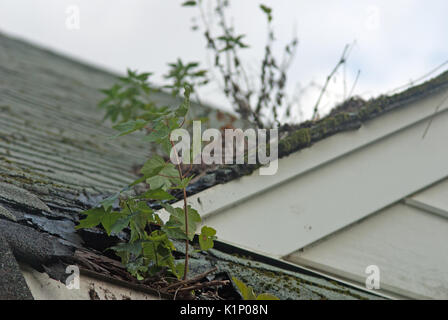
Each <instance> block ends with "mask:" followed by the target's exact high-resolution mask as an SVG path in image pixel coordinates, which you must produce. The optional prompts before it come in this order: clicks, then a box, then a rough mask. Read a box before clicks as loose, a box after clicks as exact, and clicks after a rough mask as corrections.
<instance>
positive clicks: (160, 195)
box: [140, 189, 175, 200]
mask: <svg viewBox="0 0 448 320" xmlns="http://www.w3.org/2000/svg"><path fill="white" fill-rule="evenodd" d="M140 197H141V198H144V199H152V200H173V199H175V198H174V197H173V196H172V195H171V194H169V193H168V192H166V191H165V190H163V189H155V190H149V191H146V192H145V193H144V194H143V195H141V196H140Z"/></svg>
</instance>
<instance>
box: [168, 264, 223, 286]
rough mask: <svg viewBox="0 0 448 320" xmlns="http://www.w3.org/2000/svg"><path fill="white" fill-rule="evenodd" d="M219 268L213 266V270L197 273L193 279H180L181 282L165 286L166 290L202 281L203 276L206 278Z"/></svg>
mask: <svg viewBox="0 0 448 320" xmlns="http://www.w3.org/2000/svg"><path fill="white" fill-rule="evenodd" d="M217 270H218V268H217V267H215V268H213V269H211V270H208V271H206V272H204V273H201V274H200V275H197V276H196V277H194V278H191V279H188V280H183V281H180V282H176V283H173V284H171V285H169V286H168V287H166V288H164V290H170V289H173V288H176V287H180V286H184V285H187V284H191V283H195V282H198V281H200V280H201V279H203V278H205V277H206V276H208V275H209V274H210V273H213V272H215V271H217Z"/></svg>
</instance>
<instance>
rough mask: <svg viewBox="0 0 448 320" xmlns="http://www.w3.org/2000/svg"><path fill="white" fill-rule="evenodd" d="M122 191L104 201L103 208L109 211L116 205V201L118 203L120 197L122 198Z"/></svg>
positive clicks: (102, 202)
mask: <svg viewBox="0 0 448 320" xmlns="http://www.w3.org/2000/svg"><path fill="white" fill-rule="evenodd" d="M120 194H121V191H120V192H117V193H116V194H114V195H112V196H110V197H107V198H106V199H104V200H102V201H101V202H100V204H101V205H102V206H103V208H104V210H106V211H107V210H109V209H111V208H112V206H113V205H114V203H115V201H117V199H118V197H119V196H120Z"/></svg>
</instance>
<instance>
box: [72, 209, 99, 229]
mask: <svg viewBox="0 0 448 320" xmlns="http://www.w3.org/2000/svg"><path fill="white" fill-rule="evenodd" d="M82 214H85V215H87V217H86V218H85V219H83V220H80V221H79V225H77V226H76V227H75V228H76V229H77V230H78V229H87V228H93V227H96V226H97V225H99V224H100V223H101V222H102V220H103V218H104V216H105V215H106V211H105V210H104V208H93V209H90V210H87V211H84V212H83V213H82Z"/></svg>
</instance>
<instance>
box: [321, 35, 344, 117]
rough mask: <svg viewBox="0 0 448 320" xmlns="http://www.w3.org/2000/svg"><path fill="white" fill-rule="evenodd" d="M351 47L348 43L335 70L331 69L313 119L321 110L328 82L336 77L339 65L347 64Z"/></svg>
mask: <svg viewBox="0 0 448 320" xmlns="http://www.w3.org/2000/svg"><path fill="white" fill-rule="evenodd" d="M349 49H350V45H349V44H346V45H345V47H344V51H343V52H342V55H341V58H340V59H339V61H338V63H337V64H336V66H335V67H334V68H333V71H331V73H330V74H329V75H328V76H327V80H326V81H325V84H324V86H323V88H322V90H321V92H320V95H319V98H318V99H317V101H316V105H315V106H314V111H313V120H315V119H316V117H317V113H318V111H319V104H320V102H321V100H322V97H323V96H324V94H325V92H326V91H327V88H328V84H329V83H330V81H331V79H332V78H333V77H334V75H335V74H336V72H337V71H338V69H339V67H340V66H341V65H343V64H345V62H346V59H347V52H348V50H349Z"/></svg>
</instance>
